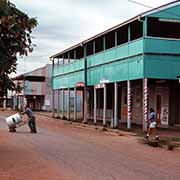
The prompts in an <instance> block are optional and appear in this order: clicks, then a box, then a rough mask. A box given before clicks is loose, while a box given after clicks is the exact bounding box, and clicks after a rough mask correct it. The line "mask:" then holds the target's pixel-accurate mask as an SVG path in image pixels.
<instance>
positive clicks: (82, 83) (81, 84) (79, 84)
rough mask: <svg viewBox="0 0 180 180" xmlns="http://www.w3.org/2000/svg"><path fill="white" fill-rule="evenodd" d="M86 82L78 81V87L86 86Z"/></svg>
mask: <svg viewBox="0 0 180 180" xmlns="http://www.w3.org/2000/svg"><path fill="white" fill-rule="evenodd" d="M84 85H85V84H84V82H78V83H76V87H84Z"/></svg>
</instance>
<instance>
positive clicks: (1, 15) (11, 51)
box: [0, 0, 38, 94]
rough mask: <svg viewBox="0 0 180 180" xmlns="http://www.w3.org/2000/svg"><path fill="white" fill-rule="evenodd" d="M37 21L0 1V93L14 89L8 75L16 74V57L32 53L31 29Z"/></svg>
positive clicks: (7, 3)
mask: <svg viewBox="0 0 180 180" xmlns="http://www.w3.org/2000/svg"><path fill="white" fill-rule="evenodd" d="M37 24H38V23H37V20H36V19H35V18H30V17H29V16H28V15H27V14H25V13H24V12H22V11H21V10H19V9H17V8H16V6H15V5H14V4H12V3H11V2H10V1H8V0H0V91H1V94H2V92H4V91H5V90H7V89H12V88H14V85H13V83H12V82H11V80H10V79H9V77H8V75H9V74H11V73H12V72H16V65H17V55H20V56H27V55H28V53H30V52H32V51H33V44H32V41H31V33H32V29H33V28H34V27H36V26H37Z"/></svg>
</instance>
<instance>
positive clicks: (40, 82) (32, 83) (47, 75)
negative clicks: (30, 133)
mask: <svg viewBox="0 0 180 180" xmlns="http://www.w3.org/2000/svg"><path fill="white" fill-rule="evenodd" d="M51 76H52V65H51V64H47V65H46V66H44V67H42V68H38V69H36V70H34V71H31V72H28V73H25V74H21V75H19V76H16V77H14V78H13V81H14V82H15V83H16V86H19V87H20V88H22V91H21V92H20V93H14V95H13V104H14V108H16V109H17V108H18V109H22V108H23V104H24V103H28V105H29V106H30V107H31V108H32V109H33V110H47V111H50V110H52V89H51Z"/></svg>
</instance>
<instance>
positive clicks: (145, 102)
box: [142, 78, 149, 131]
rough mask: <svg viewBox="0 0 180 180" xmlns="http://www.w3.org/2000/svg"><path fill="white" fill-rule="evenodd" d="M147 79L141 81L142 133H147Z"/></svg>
mask: <svg viewBox="0 0 180 180" xmlns="http://www.w3.org/2000/svg"><path fill="white" fill-rule="evenodd" d="M148 104H149V102H148V79H147V78H145V79H143V114H144V116H143V117H144V118H143V122H142V126H143V127H142V128H143V131H147V123H146V122H147V120H148Z"/></svg>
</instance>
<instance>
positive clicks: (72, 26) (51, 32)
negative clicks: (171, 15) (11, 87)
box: [11, 0, 172, 75]
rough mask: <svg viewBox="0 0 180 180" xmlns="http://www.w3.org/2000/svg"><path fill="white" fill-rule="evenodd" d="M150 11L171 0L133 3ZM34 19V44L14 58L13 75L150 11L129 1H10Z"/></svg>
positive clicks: (32, 68)
mask: <svg viewBox="0 0 180 180" xmlns="http://www.w3.org/2000/svg"><path fill="white" fill-rule="evenodd" d="M135 1H136V2H139V3H142V4H145V5H147V6H150V7H152V8H154V7H158V6H160V5H163V4H166V3H169V2H172V0H158V1H157V0H135ZM11 2H12V3H14V4H15V5H16V7H17V8H18V9H20V10H22V11H23V12H25V13H27V14H28V15H29V16H30V17H35V18H37V20H38V23H39V25H38V26H37V27H36V28H35V29H34V30H33V33H32V37H33V39H32V40H33V44H35V45H36V47H35V48H34V51H33V53H32V54H29V56H28V57H21V58H18V65H17V75H18V74H22V73H25V72H29V71H32V70H34V69H36V68H39V67H42V66H45V65H46V64H47V63H49V57H50V56H51V55H53V54H55V53H58V52H60V51H62V50H64V49H66V48H68V47H71V46H73V45H75V44H77V43H79V42H81V41H83V40H85V39H88V38H90V37H91V36H93V35H96V34H98V33H100V32H102V31H105V30H107V29H108V28H111V27H112V26H115V25H117V24H120V23H122V22H123V21H126V20H128V19H130V18H132V17H134V16H136V15H138V14H140V13H142V12H144V11H147V10H150V9H151V8H148V7H145V6H142V5H139V4H136V3H133V2H130V1H129V0H11Z"/></svg>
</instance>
